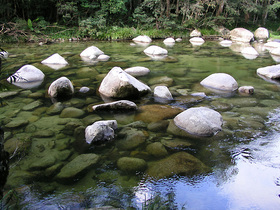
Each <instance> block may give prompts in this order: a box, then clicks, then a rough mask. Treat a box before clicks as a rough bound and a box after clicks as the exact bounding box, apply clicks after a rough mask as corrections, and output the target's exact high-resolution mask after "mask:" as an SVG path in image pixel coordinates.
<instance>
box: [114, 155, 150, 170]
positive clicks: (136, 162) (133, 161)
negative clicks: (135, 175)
mask: <svg viewBox="0 0 280 210" xmlns="http://www.w3.org/2000/svg"><path fill="white" fill-rule="evenodd" d="M117 165H118V168H119V169H120V170H122V171H124V172H136V171H144V170H145V169H146V168H147V163H146V161H145V160H143V159H140V158H133V157H122V158H120V159H119V160H118V162H117Z"/></svg>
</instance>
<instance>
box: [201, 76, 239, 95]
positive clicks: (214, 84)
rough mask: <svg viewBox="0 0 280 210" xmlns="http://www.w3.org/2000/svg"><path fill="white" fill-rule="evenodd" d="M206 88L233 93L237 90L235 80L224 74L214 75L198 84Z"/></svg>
mask: <svg viewBox="0 0 280 210" xmlns="http://www.w3.org/2000/svg"><path fill="white" fill-rule="evenodd" d="M200 84H201V85H202V86H204V87H206V88H210V89H216V90H221V91H235V90H237V88H238V84H237V82H236V80H235V79H234V78H233V77H232V76H230V75H229V74H225V73H214V74H211V75H210V76H208V77H206V78H205V79H204V80H202V81H201V82H200Z"/></svg>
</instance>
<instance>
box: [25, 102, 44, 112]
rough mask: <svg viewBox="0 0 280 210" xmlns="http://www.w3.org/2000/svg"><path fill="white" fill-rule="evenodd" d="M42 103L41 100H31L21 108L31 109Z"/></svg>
mask: <svg viewBox="0 0 280 210" xmlns="http://www.w3.org/2000/svg"><path fill="white" fill-rule="evenodd" d="M42 104H43V102H41V101H33V102H32V103H30V104H27V105H25V106H24V107H22V110H24V111H31V110H33V109H35V108H37V107H39V106H41V105H42Z"/></svg>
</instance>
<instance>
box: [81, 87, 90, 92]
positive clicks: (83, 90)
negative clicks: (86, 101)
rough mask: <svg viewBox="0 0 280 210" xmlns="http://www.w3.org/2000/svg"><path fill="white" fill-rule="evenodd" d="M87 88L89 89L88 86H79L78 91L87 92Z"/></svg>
mask: <svg viewBox="0 0 280 210" xmlns="http://www.w3.org/2000/svg"><path fill="white" fill-rule="evenodd" d="M89 90H90V88H88V87H81V88H80V90H79V92H80V93H87V92H88V91H89Z"/></svg>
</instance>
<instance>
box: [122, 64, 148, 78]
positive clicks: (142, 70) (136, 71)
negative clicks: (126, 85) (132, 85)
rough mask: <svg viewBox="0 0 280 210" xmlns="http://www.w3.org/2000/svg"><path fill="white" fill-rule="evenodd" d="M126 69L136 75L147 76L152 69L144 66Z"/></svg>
mask: <svg viewBox="0 0 280 210" xmlns="http://www.w3.org/2000/svg"><path fill="white" fill-rule="evenodd" d="M124 71H125V72H126V73H128V74H130V75H131V76H134V77H137V76H145V75H147V74H149V73H150V69H148V68H146V67H143V66H135V67H130V68H127V69H125V70H124Z"/></svg>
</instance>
